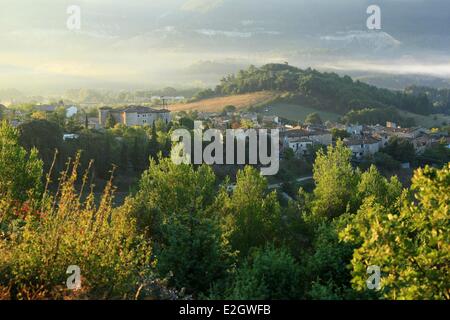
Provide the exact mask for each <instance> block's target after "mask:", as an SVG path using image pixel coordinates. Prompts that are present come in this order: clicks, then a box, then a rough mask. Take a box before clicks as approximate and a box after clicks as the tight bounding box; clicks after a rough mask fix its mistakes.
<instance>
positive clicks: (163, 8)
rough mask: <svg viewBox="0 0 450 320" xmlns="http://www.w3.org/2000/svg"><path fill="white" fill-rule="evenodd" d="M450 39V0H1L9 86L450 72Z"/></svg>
mask: <svg viewBox="0 0 450 320" xmlns="http://www.w3.org/2000/svg"><path fill="white" fill-rule="evenodd" d="M370 4H378V5H379V6H380V7H381V14H382V16H381V17H382V30H380V31H369V30H368V29H367V27H366V20H367V17H368V14H367V13H366V9H367V7H368V6H369V5H370ZM70 5H78V6H79V7H80V8H81V29H80V30H78V31H72V30H69V29H68V28H67V26H66V22H67V19H68V17H69V14H67V12H66V11H67V8H68V7H69V6H70ZM449 49H450V1H448V0H378V1H366V0H139V1H138V0H128V1H123V0H121V1H119V0H85V1H80V0H70V1H66V0H39V1H36V0H34V1H32V0H13V1H12V0H0V89H1V88H12V87H14V88H17V89H19V90H32V91H34V92H37V91H39V90H42V91H46V92H48V91H51V90H61V89H67V88H77V87H85V88H87V87H95V88H133V87H134V88H145V87H155V86H156V87H162V86H165V85H180V84H183V85H185V86H191V85H193V84H201V83H203V84H212V83H216V82H217V81H218V80H219V79H220V76H221V75H223V74H225V73H228V72H232V71H234V70H236V69H238V68H240V67H243V66H246V65H248V64H251V63H252V64H256V65H260V64H264V63H268V62H284V61H289V63H290V64H292V65H298V66H300V67H308V66H312V67H316V68H319V69H332V70H338V71H349V72H350V71H363V72H364V71H367V72H385V73H401V74H423V75H431V76H438V77H445V78H450V50H449Z"/></svg>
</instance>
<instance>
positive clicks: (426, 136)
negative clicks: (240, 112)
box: [282, 122, 450, 160]
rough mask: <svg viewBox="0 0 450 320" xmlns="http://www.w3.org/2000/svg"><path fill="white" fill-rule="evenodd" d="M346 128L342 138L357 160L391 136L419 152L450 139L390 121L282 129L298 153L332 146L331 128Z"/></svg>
mask: <svg viewBox="0 0 450 320" xmlns="http://www.w3.org/2000/svg"><path fill="white" fill-rule="evenodd" d="M333 128H337V129H340V130H345V131H346V132H347V135H348V137H347V138H344V139H343V142H344V144H345V145H346V146H347V147H349V148H350V149H351V151H352V153H353V158H354V159H355V160H362V159H364V158H367V157H369V156H372V155H374V154H376V153H377V152H379V151H380V149H382V148H383V147H386V146H387V144H388V142H389V140H390V139H391V138H392V137H398V138H403V139H406V140H408V141H410V142H411V143H412V145H413V146H414V148H415V150H416V153H417V154H421V153H423V152H424V151H425V150H426V149H427V148H429V147H431V146H432V145H433V144H435V143H438V142H439V141H441V139H442V138H444V139H446V140H447V142H450V140H449V137H448V136H447V134H446V133H443V132H439V133H433V132H431V131H430V130H428V129H425V128H422V127H414V128H400V127H399V126H397V125H396V124H395V123H391V122H388V123H386V126H382V125H374V126H366V125H341V124H328V126H317V125H316V126H306V127H297V128H292V129H287V130H286V131H284V132H282V137H283V138H282V145H283V147H285V148H290V149H292V150H293V151H294V152H295V154H297V155H305V154H307V153H308V150H310V148H308V146H309V145H314V144H320V145H324V146H327V145H331V144H332V143H333V138H332V134H331V129H333Z"/></svg>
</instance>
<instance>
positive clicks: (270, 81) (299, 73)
mask: <svg viewBox="0 0 450 320" xmlns="http://www.w3.org/2000/svg"><path fill="white" fill-rule="evenodd" d="M262 90H272V91H281V92H289V93H290V99H292V100H296V99H302V100H303V101H307V102H308V103H309V104H310V105H311V106H313V107H315V108H317V109H322V110H325V111H331V112H336V113H339V114H346V113H348V112H350V111H352V110H361V109H366V108H375V109H386V108H389V107H395V108H397V109H402V110H407V111H410V112H414V113H419V114H430V113H433V112H434V111H436V110H435V109H433V108H432V105H431V103H430V101H429V99H428V97H427V95H426V94H424V93H418V94H410V93H408V92H394V91H390V90H387V89H380V88H377V87H375V86H371V85H368V84H366V83H363V82H360V81H353V80H352V79H351V78H350V77H349V76H344V77H341V76H339V75H337V74H336V73H327V72H324V73H322V72H319V71H316V70H313V69H306V70H302V69H299V68H296V67H292V66H289V65H285V64H267V65H264V66H262V67H260V68H258V67H255V66H250V67H249V68H248V69H247V70H241V71H239V72H238V73H237V74H235V75H229V76H226V77H224V78H223V79H222V80H221V82H220V84H219V85H218V86H217V87H216V88H215V90H214V91H212V90H210V89H208V90H207V91H204V92H200V93H199V94H198V95H197V96H198V98H204V97H211V96H212V95H213V94H215V95H231V94H242V93H248V92H255V91H262ZM305 99H306V100H305Z"/></svg>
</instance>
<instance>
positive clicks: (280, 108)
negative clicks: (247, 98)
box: [262, 102, 340, 122]
mask: <svg viewBox="0 0 450 320" xmlns="http://www.w3.org/2000/svg"><path fill="white" fill-rule="evenodd" d="M265 110H268V111H265ZM265 110H262V111H263V114H264V115H276V116H279V117H282V118H285V119H288V120H293V121H301V122H303V121H304V120H305V119H306V116H308V115H309V114H310V113H314V112H316V113H318V114H319V115H320V118H321V119H322V120H323V121H327V120H330V121H337V120H338V119H339V117H340V115H339V114H337V113H332V112H326V111H320V110H317V109H313V108H310V107H307V106H304V105H297V104H289V103H283V102H276V103H273V104H270V105H269V106H268V107H267V108H266V109H265Z"/></svg>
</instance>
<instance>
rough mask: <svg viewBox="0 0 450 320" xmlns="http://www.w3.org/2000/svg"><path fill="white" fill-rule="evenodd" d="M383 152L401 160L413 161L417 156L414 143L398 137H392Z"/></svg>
mask: <svg viewBox="0 0 450 320" xmlns="http://www.w3.org/2000/svg"><path fill="white" fill-rule="evenodd" d="M381 152H384V153H386V154H388V155H390V156H391V157H392V158H394V159H395V160H397V161H401V162H413V161H414V160H415V158H416V151H415V149H414V146H413V144H412V143H411V142H409V141H408V140H406V139H403V138H398V137H392V138H390V139H389V141H388V144H387V146H386V147H384V148H383V149H382V150H381Z"/></svg>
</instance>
